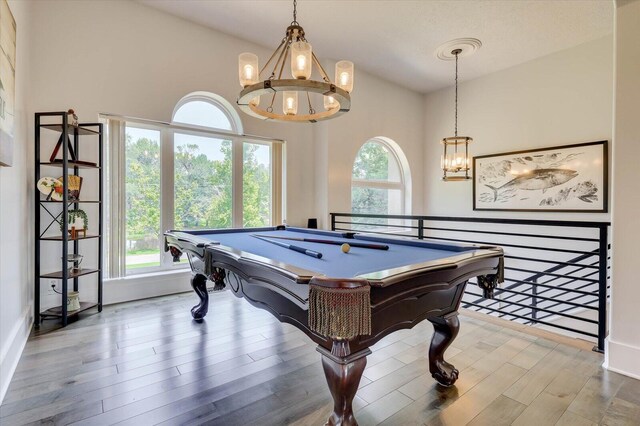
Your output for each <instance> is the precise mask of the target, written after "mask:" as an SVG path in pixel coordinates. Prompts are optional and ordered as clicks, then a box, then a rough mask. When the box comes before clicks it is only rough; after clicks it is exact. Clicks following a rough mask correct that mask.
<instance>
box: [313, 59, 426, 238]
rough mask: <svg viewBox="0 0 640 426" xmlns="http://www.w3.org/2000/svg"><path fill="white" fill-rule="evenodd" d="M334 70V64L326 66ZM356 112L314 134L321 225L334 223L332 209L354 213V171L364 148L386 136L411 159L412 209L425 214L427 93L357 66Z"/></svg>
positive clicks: (353, 103)
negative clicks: (375, 75) (352, 208)
mask: <svg viewBox="0 0 640 426" xmlns="http://www.w3.org/2000/svg"><path fill="white" fill-rule="evenodd" d="M325 68H326V69H333V63H332V64H331V65H330V66H325ZM354 82H355V88H354V91H353V102H352V110H351V111H350V112H349V113H348V114H347V115H346V116H345V117H344V118H345V119H342V118H341V119H339V120H335V121H330V122H327V123H322V126H319V128H318V129H317V130H316V132H315V134H314V136H315V140H314V144H315V146H314V149H315V152H316V157H317V158H318V162H317V163H316V167H322V170H319V171H317V172H316V188H315V190H316V192H315V196H316V199H317V200H318V201H317V202H318V203H320V205H319V206H318V209H317V211H318V220H319V222H322V223H319V226H322V224H324V226H325V227H327V228H328V227H329V224H328V222H327V221H328V220H329V213H330V212H350V211H351V173H352V171H353V162H354V160H355V158H356V154H357V153H358V150H359V149H360V147H361V146H362V145H363V144H364V143H365V142H367V141H368V140H369V139H371V138H374V137H376V136H384V137H387V138H389V139H392V140H393V141H395V142H396V143H397V144H398V145H399V146H400V148H401V149H402V151H403V152H404V154H405V156H406V157H407V158H408V160H409V168H410V171H411V181H412V189H411V201H412V203H411V204H412V206H411V211H407V212H406V214H412V213H413V214H420V213H421V210H422V203H423V188H424V187H423V184H422V183H423V168H424V167H423V164H422V158H423V151H424V138H423V131H424V129H423V124H422V121H423V117H424V112H423V97H424V96H423V95H420V94H417V93H415V92H412V91H410V90H408V89H404V88H400V87H398V86H396V85H394V84H392V83H389V82H387V81H384V80H382V79H379V78H377V77H372V76H370V75H368V74H366V73H364V72H362V71H360V70H357V69H356V78H355V80H354Z"/></svg>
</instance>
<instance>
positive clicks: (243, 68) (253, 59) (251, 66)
mask: <svg viewBox="0 0 640 426" xmlns="http://www.w3.org/2000/svg"><path fill="white" fill-rule="evenodd" d="M258 69H259V68H258V57H257V56H256V55H254V54H253V53H248V52H245V53H241V54H240V55H239V56H238V77H239V79H240V85H241V86H242V87H247V86H251V85H252V84H256V83H257V82H258Z"/></svg>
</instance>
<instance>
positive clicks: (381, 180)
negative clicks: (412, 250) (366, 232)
mask: <svg viewBox="0 0 640 426" xmlns="http://www.w3.org/2000/svg"><path fill="white" fill-rule="evenodd" d="M410 176H411V175H410V172H409V167H408V162H407V160H406V157H405V156H404V154H403V152H402V150H401V149H400V147H399V146H398V145H397V144H396V143H395V142H393V141H392V140H391V139H388V138H382V137H377V138H374V139H371V140H369V141H367V142H366V143H365V144H364V145H362V147H361V148H360V150H359V151H358V154H357V155H356V158H355V161H354V163H353V172H352V180H351V210H352V212H353V213H367V214H398V215H401V214H405V213H406V212H408V211H410V209H411V206H410V190H408V189H409V188H407V186H408V184H410V179H411V177H410ZM377 222H379V223H382V222H384V221H377ZM384 223H386V222H384Z"/></svg>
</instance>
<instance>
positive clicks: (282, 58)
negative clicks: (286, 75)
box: [271, 34, 291, 79]
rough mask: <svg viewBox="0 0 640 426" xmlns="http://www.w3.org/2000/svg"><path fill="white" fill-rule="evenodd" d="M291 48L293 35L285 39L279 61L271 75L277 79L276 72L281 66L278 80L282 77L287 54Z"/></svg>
mask: <svg viewBox="0 0 640 426" xmlns="http://www.w3.org/2000/svg"><path fill="white" fill-rule="evenodd" d="M289 46H291V34H287V37H285V40H284V47H283V48H282V50H281V51H280V56H278V60H277V61H276V63H275V65H274V66H273V71H272V72H271V75H272V76H274V77H275V74H276V70H277V69H278V66H280V75H279V76H278V79H279V78H280V77H282V69H283V67H284V63H285V61H286V59H287V52H288V51H289ZM280 61H282V65H280Z"/></svg>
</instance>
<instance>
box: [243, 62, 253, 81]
mask: <svg viewBox="0 0 640 426" xmlns="http://www.w3.org/2000/svg"><path fill="white" fill-rule="evenodd" d="M244 78H245V80H253V66H251V65H250V64H247V65H245V66H244Z"/></svg>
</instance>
